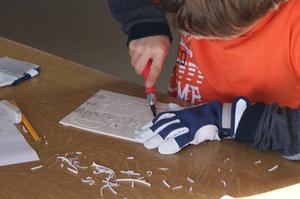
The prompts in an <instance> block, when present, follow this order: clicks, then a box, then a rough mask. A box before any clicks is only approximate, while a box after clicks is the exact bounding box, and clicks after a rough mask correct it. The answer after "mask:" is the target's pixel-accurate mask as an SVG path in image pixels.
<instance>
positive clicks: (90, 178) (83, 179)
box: [81, 176, 96, 186]
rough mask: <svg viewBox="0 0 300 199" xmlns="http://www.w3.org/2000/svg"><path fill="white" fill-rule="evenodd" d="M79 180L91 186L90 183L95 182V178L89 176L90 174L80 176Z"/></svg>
mask: <svg viewBox="0 0 300 199" xmlns="http://www.w3.org/2000/svg"><path fill="white" fill-rule="evenodd" d="M81 182H83V183H85V184H88V185H90V186H92V185H94V184H95V183H96V182H95V180H94V179H93V178H92V177H90V176H88V177H86V178H81Z"/></svg>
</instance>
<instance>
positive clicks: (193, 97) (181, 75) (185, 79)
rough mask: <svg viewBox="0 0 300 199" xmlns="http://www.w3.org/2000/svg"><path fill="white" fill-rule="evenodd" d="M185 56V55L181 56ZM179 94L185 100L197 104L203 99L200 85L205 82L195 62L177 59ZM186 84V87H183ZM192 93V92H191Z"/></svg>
mask: <svg viewBox="0 0 300 199" xmlns="http://www.w3.org/2000/svg"><path fill="white" fill-rule="evenodd" d="M180 57H181V58H182V57H185V56H180ZM177 64H178V68H177V74H176V75H177V96H178V98H179V99H181V100H184V101H190V103H192V104H195V102H199V100H200V99H201V94H200V90H199V86H200V85H201V84H202V83H203V82H202V81H203V79H204V77H203V75H202V73H201V71H200V70H199V67H198V66H197V65H196V64H195V63H193V62H187V61H186V60H181V59H177ZM182 86H184V88H182ZM189 93H190V94H189Z"/></svg>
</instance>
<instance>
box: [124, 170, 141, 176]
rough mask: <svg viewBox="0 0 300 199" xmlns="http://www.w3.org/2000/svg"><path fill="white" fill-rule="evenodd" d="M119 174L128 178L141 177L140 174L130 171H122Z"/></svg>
mask: <svg viewBox="0 0 300 199" xmlns="http://www.w3.org/2000/svg"><path fill="white" fill-rule="evenodd" d="M120 173H122V174H126V175H128V176H140V175H141V174H140V173H137V172H134V171H132V170H129V171H122V170H121V171H120Z"/></svg>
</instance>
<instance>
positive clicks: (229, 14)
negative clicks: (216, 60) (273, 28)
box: [161, 0, 286, 38]
mask: <svg viewBox="0 0 300 199" xmlns="http://www.w3.org/2000/svg"><path fill="white" fill-rule="evenodd" d="M284 1H286V0H161V5H162V6H163V8H164V9H165V10H166V11H167V12H169V13H171V14H173V15H174V16H173V17H174V24H175V27H177V28H179V29H180V30H184V31H186V32H189V33H191V34H193V35H198V36H203V37H217V38H227V37H233V36H236V35H240V34H242V33H243V31H244V30H245V29H247V28H248V27H251V26H252V25H253V24H255V22H256V21H257V20H259V19H260V18H262V17H263V16H265V15H266V14H267V13H268V12H269V11H270V10H272V9H274V8H275V7H276V6H277V5H279V4H280V3H281V2H284Z"/></svg>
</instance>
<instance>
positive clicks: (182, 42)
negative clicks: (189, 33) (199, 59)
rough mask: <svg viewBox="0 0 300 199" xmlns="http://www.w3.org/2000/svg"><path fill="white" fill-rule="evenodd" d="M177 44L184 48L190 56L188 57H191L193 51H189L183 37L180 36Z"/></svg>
mask: <svg viewBox="0 0 300 199" xmlns="http://www.w3.org/2000/svg"><path fill="white" fill-rule="evenodd" d="M179 44H180V45H181V46H182V47H183V48H184V49H185V50H186V52H187V54H188V55H189V56H190V58H193V52H192V51H191V49H190V48H189V47H188V46H187V45H185V43H184V40H183V38H182V37H181V38H180V42H179Z"/></svg>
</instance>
